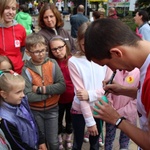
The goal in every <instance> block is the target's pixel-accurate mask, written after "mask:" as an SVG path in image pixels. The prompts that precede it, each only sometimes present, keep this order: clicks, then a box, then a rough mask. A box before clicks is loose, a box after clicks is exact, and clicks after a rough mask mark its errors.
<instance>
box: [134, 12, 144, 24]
mask: <svg viewBox="0 0 150 150" xmlns="http://www.w3.org/2000/svg"><path fill="white" fill-rule="evenodd" d="M141 20H142V16H139V13H138V12H137V13H136V14H135V17H134V21H135V23H136V24H137V25H140V23H141Z"/></svg>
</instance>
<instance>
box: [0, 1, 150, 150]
mask: <svg viewBox="0 0 150 150" xmlns="http://www.w3.org/2000/svg"><path fill="white" fill-rule="evenodd" d="M69 2H70V1H69ZM68 5H69V4H68ZM0 6H1V8H0V37H1V40H0V119H1V122H0V149H3V150H64V149H67V150H81V149H82V145H83V141H84V137H85V135H86V136H87V137H86V138H87V139H88V140H89V143H90V149H92V150H99V146H100V139H101V136H102V135H103V130H102V128H103V124H104V122H105V123H106V124H105V128H106V136H105V137H104V141H103V142H104V147H105V150H112V149H113V141H114V138H115V134H116V129H117V128H119V129H120V137H119V144H120V149H124V150H127V149H128V148H129V142H130V139H132V140H133V141H134V142H135V143H136V144H137V145H138V146H139V150H142V149H143V150H149V147H150V141H149V134H150V100H149V97H150V94H149V93H150V92H149V86H150V85H149V84H150V81H149V79H150V73H149V72H150V71H149V70H150V69H149V64H150V62H149V59H150V58H149V57H150V56H149V53H150V50H149V47H150V43H149V42H150V26H149V25H148V23H147V22H148V14H147V12H146V11H144V10H139V11H137V13H136V15H135V17H134V20H135V23H136V24H137V26H138V27H137V30H136V31H135V32H133V31H131V30H130V29H129V27H128V26H127V25H125V24H124V23H123V22H122V21H121V20H119V19H118V17H117V13H116V10H115V9H114V8H110V10H109V13H108V16H106V15H105V14H106V12H105V10H104V9H103V8H100V9H99V10H98V11H94V12H93V20H92V21H90V20H89V19H88V17H86V16H85V15H84V6H83V5H82V4H80V5H79V6H78V8H77V14H75V15H72V16H71V18H70V25H71V34H70V33H69V32H68V31H67V30H65V29H64V20H63V18H62V16H61V13H60V10H59V9H58V7H56V5H55V4H53V3H45V4H43V6H41V8H40V11H39V15H38V25H39V27H40V30H39V31H38V32H36V33H33V30H32V17H31V15H30V14H31V9H30V8H31V4H30V3H29V5H28V7H27V5H25V4H23V5H21V6H20V11H19V12H18V13H17V14H16V11H17V10H16V0H1V1H0ZM61 7H62V8H61V9H63V5H61ZM68 7H69V6H68ZM28 10H29V12H30V13H28ZM113 71H114V72H115V73H116V75H115V76H113V77H114V78H112V74H113ZM113 75H114V74H113ZM110 79H111V81H110ZM103 95H105V97H106V96H107V99H108V102H104V101H103V100H102V99H101V98H102V97H103ZM137 116H138V117H139V121H140V128H139V127H137V124H136V121H137ZM85 130H86V132H85ZM101 142H102V141H101Z"/></svg>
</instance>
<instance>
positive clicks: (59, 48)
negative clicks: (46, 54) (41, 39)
mask: <svg viewBox="0 0 150 150" xmlns="http://www.w3.org/2000/svg"><path fill="white" fill-rule="evenodd" d="M65 45H66V44H64V45H63V46H58V47H57V48H52V49H51V51H52V52H54V53H55V52H56V51H57V50H58V51H62V50H63V48H64V46H65Z"/></svg>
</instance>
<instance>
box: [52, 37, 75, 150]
mask: <svg viewBox="0 0 150 150" xmlns="http://www.w3.org/2000/svg"><path fill="white" fill-rule="evenodd" d="M50 53H51V55H52V57H53V58H54V59H56V61H57V63H58V65H59V67H60V69H61V71H62V73H63V75H64V79H65V82H66V91H65V92H64V93H63V94H61V96H60V99H59V102H58V105H59V116H58V140H59V150H62V149H64V145H63V144H65V145H66V149H67V150H70V149H71V148H72V142H71V140H72V119H71V114H70V109H71V106H72V101H73V97H74V86H73V83H72V81H71V78H70V73H69V70H68V59H69V58H70V57H71V54H70V49H69V47H68V45H67V44H66V41H65V40H64V38H63V37H61V36H55V37H53V38H52V39H51V40H50ZM64 117H65V119H64V120H65V127H64V125H63V123H64V121H63V118H64ZM63 133H65V138H64V137H63ZM63 139H65V141H64V142H65V143H63Z"/></svg>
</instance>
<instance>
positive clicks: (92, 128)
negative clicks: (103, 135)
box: [87, 125, 98, 136]
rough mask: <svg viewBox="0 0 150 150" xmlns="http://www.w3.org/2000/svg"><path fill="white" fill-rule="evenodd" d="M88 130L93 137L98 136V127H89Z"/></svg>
mask: <svg viewBox="0 0 150 150" xmlns="http://www.w3.org/2000/svg"><path fill="white" fill-rule="evenodd" d="M87 130H88V132H89V134H90V135H91V136H96V135H98V130H97V126H96V125H94V126H91V127H87Z"/></svg>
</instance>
